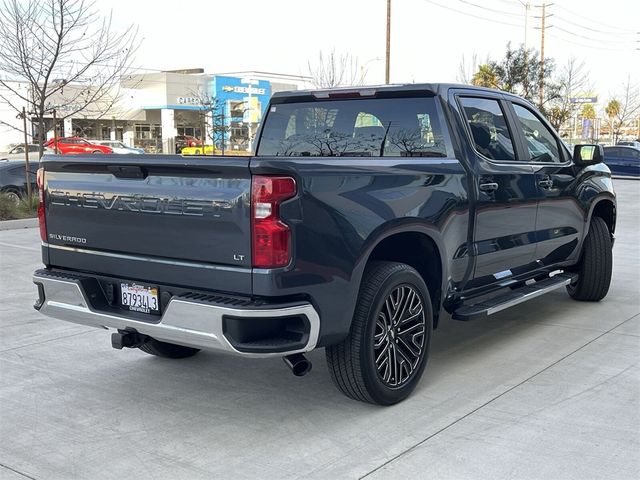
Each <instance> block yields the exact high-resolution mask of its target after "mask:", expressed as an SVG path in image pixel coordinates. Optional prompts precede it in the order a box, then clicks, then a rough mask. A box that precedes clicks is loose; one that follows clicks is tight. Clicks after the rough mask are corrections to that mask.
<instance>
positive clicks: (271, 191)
mask: <svg viewBox="0 0 640 480" xmlns="http://www.w3.org/2000/svg"><path fill="white" fill-rule="evenodd" d="M295 194H296V181H295V180H294V179H293V178H291V177H267V176H261V175H256V176H254V177H253V180H252V185H251V228H252V234H253V249H252V255H253V256H252V258H253V261H252V264H253V266H254V267H256V268H277V267H284V266H286V265H288V264H289V262H290V261H291V229H290V228H289V226H288V225H287V224H286V223H284V222H282V221H281V220H280V203H282V202H283V201H284V200H287V199H288V198H291V197H293V196H295Z"/></svg>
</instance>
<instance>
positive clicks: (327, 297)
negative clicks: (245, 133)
mask: <svg viewBox="0 0 640 480" xmlns="http://www.w3.org/2000/svg"><path fill="white" fill-rule="evenodd" d="M42 166H43V169H41V170H40V171H39V175H38V184H39V188H40V195H41V198H42V203H41V205H40V208H39V218H40V232H41V236H42V242H43V247H42V256H43V262H44V264H45V268H44V269H42V270H38V271H37V272H35V274H34V282H35V283H36V285H37V286H38V292H39V295H38V297H39V298H38V300H37V302H36V308H37V309H39V310H40V311H41V312H42V313H43V314H45V315H49V316H52V317H55V318H59V319H63V320H68V321H72V322H77V323H82V324H87V325H93V326H97V327H107V328H111V329H114V330H115V331H114V333H113V334H112V344H113V346H114V347H116V348H123V347H134V348H139V349H140V350H142V351H144V352H146V353H149V354H152V355H158V356H163V357H170V358H182V357H188V356H191V355H194V354H195V353H197V352H198V350H199V349H208V350H216V351H221V352H228V353H233V354H236V355H243V356H246V357H268V356H281V357H284V359H285V361H286V362H287V364H288V365H289V366H290V367H291V369H292V370H293V372H294V373H295V374H296V375H303V374H305V373H307V372H308V371H309V369H310V367H311V364H310V363H309V361H308V360H307V359H306V357H305V356H304V353H306V352H309V351H311V350H313V349H315V348H321V347H322V348H325V350H326V357H327V364H328V368H329V372H330V374H331V376H332V378H333V381H334V383H335V384H336V385H337V387H338V388H339V389H340V390H341V391H342V392H344V393H345V394H346V395H348V396H349V397H352V398H354V399H358V400H362V401H366V402H372V403H378V404H383V405H389V404H393V403H396V402H398V401H400V400H402V399H404V398H406V397H407V395H409V393H410V392H411V391H412V390H413V389H414V388H415V387H416V385H417V383H418V382H419V380H420V377H421V376H422V372H423V370H424V369H425V366H426V365H427V359H428V355H429V345H430V342H431V337H432V332H433V329H434V328H436V327H437V326H438V325H439V324H440V323H441V322H443V321H445V320H446V319H448V318H453V319H454V320H462V321H468V320H478V321H482V319H484V318H486V317H487V316H488V315H491V314H493V313H496V312H499V311H502V310H504V309H506V308H509V307H511V306H513V305H516V304H519V303H521V302H524V301H527V300H529V299H532V298H535V297H537V296H539V295H542V294H545V293H547V292H550V291H553V290H556V289H558V288H565V287H566V289H567V291H568V293H569V295H571V297H573V298H575V299H576V300H583V301H598V300H601V299H602V298H604V296H605V295H606V294H607V291H608V289H609V283H610V279H611V268H612V244H613V235H614V230H615V224H616V200H615V194H614V191H613V186H612V182H611V174H610V171H609V169H608V168H607V166H606V165H605V164H603V163H602V148H601V147H599V146H597V145H578V146H576V147H575V149H574V151H573V152H570V151H568V150H567V148H566V147H565V146H564V144H563V143H562V142H561V141H560V139H559V137H558V135H557V133H556V132H555V131H554V130H553V129H552V128H551V126H550V125H549V123H548V122H547V121H546V119H544V118H543V116H542V115H541V114H540V113H539V112H538V111H537V110H536V109H535V108H534V107H533V106H532V105H531V104H530V103H528V102H527V101H525V100H523V99H522V98H519V97H517V96H514V95H510V94H506V93H503V92H500V91H496V90H490V89H483V88H473V87H468V86H460V85H446V84H425V85H400V86H398V85H394V86H385V87H363V88H356V89H333V90H317V91H297V92H290V93H277V94H275V95H274V96H273V98H272V99H271V102H270V104H269V106H268V108H267V113H266V117H265V119H264V122H263V124H262V127H261V131H260V132H259V135H258V140H257V147H256V154H255V156H254V157H223V156H216V157H211V156H207V157H198V156H190V157H179V156H171V155H164V156H162V155H158V156H144V155H130V156H128V155H117V156H116V155H113V156H100V155H96V156H93V155H85V156H78V157H74V158H71V157H62V156H45V157H44V158H43V160H42ZM123 375H126V372H123Z"/></svg>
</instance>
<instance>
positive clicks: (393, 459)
mask: <svg viewBox="0 0 640 480" xmlns="http://www.w3.org/2000/svg"><path fill="white" fill-rule="evenodd" d="M637 316H640V313H637V314H635V315H633V316H631V317H629V318H627V319H626V320H624V321H622V322H620V323H618V324H617V325H615V326H613V327H611V328H610V329H609V330H607V331H606V332H603V333H601V334H600V335H598V336H597V337H595V338H592V339H591V340H589V341H588V342H587V343H585V344H584V345H581V346H580V347H578V348H576V349H575V350H573V351H571V352H569V353H567V354H566V355H565V356H563V357H562V358H559V359H558V360H556V361H555V362H553V363H551V364H549V365H547V366H546V367H544V368H543V369H542V370H540V371H539V372H536V373H534V374H533V375H531V376H530V377H528V378H526V379H524V380H522V381H521V382H520V383H518V384H516V385H514V386H513V387H511V388H508V389H507V390H505V391H504V392H502V393H500V394H499V395H496V396H495V397H493V398H492V399H490V400H488V401H486V402H485V403H483V404H482V405H480V406H479V407H476V408H474V409H473V410H471V411H470V412H468V413H466V414H465V415H463V416H462V417H460V418H458V419H456V420H454V421H453V422H451V423H449V424H448V425H445V426H444V427H442V428H441V429H440V430H438V431H437V432H434V433H432V434H431V435H429V436H428V437H426V438H424V439H423V440H420V441H419V442H418V443H416V444H414V445H412V446H410V447H409V448H407V449H405V450H403V451H402V452H400V453H398V454H397V455H396V456H394V457H392V458H390V459H389V460H387V461H386V462H384V463H383V464H381V465H379V466H377V467H376V468H374V469H373V470H371V471H369V472H367V473H365V474H364V475H363V476H361V477H360V478H359V480H362V479H363V478H367V477H368V476H369V475H371V474H373V473H375V472H377V471H378V470H381V469H383V468H384V467H386V466H387V465H389V464H390V463H393V462H395V461H396V460H398V459H400V458H402V457H404V456H405V455H407V454H408V453H410V452H412V451H414V450H415V449H417V448H418V447H420V446H421V445H423V444H425V443H426V442H428V441H429V440H431V439H432V438H433V437H435V436H437V435H439V434H440V433H442V432H444V431H445V430H447V429H449V428H450V427H452V426H454V425H456V424H457V423H459V422H461V421H462V420H464V419H465V418H468V417H470V416H471V415H473V414H474V413H476V412H477V411H479V410H481V409H483V408H484V407H486V406H487V405H490V404H491V403H493V402H495V401H496V400H498V399H499V398H501V397H503V396H505V395H506V394H508V393H509V392H512V391H513V390H515V389H516V388H518V387H520V386H522V385H524V384H525V383H527V382H528V381H529V380H532V379H534V378H535V377H537V376H538V375H540V374H542V373H544V372H546V371H547V370H549V369H550V368H552V367H555V366H556V365H558V364H559V363H561V362H563V361H564V360H566V359H567V358H569V357H570V356H572V355H574V354H575V353H577V352H579V351H580V350H582V349H583V348H585V347H587V346H589V345H591V344H592V343H593V342H595V341H596V340H599V339H600V338H602V337H604V336H605V335H607V334H609V333H611V332H612V331H613V330H615V329H616V328H618V327H620V326H622V325H624V324H625V323H627V322H628V321H630V320H633V319H634V318H636V317H637Z"/></svg>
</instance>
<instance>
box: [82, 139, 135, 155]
mask: <svg viewBox="0 0 640 480" xmlns="http://www.w3.org/2000/svg"><path fill="white" fill-rule="evenodd" d="M89 141H90V142H91V143H96V144H98V145H104V146H105V147H111V148H112V149H113V153H118V154H125V153H139V154H142V153H144V149H143V148H135V147H129V146H127V145H125V144H124V143H123V142H121V141H120V140H89Z"/></svg>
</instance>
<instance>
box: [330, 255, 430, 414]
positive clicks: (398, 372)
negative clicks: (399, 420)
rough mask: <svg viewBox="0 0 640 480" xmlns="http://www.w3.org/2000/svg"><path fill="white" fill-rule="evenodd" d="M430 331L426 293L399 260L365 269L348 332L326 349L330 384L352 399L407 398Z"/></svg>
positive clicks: (392, 400) (422, 362)
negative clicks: (341, 339) (340, 340)
mask: <svg viewBox="0 0 640 480" xmlns="http://www.w3.org/2000/svg"><path fill="white" fill-rule="evenodd" d="M432 330H433V311H432V308H431V298H430V296H429V291H428V289H427V286H426V285H425V283H424V281H423V279H422V277H421V276H420V274H419V273H418V272H417V271H416V270H415V269H413V268H412V267H410V266H409V265H406V264H404V263H393V262H374V263H372V264H371V265H370V266H368V267H367V270H366V271H365V274H364V277H363V280H362V285H361V288H360V294H359V296H358V303H357V305H356V311H355V314H354V317H353V321H352V324H351V331H350V333H349V336H347V338H346V339H345V340H344V341H342V342H341V343H339V344H336V345H332V346H330V347H327V349H326V356H327V365H328V367H329V373H330V374H331V378H332V380H333V382H334V383H335V385H336V386H337V387H338V389H339V390H340V391H342V393H344V394H345V395H347V396H348V397H351V398H353V399H355V400H360V401H363V402H369V403H375V404H378V405H393V404H394V403H398V402H400V401H402V400H404V399H405V398H407V397H408V396H409V394H410V393H411V392H412V391H413V389H414V388H415V387H416V385H417V384H418V382H419V381H420V377H421V376H422V372H423V371H424V368H425V366H426V364H427V358H428V355H429V345H430V342H431V333H432Z"/></svg>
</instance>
